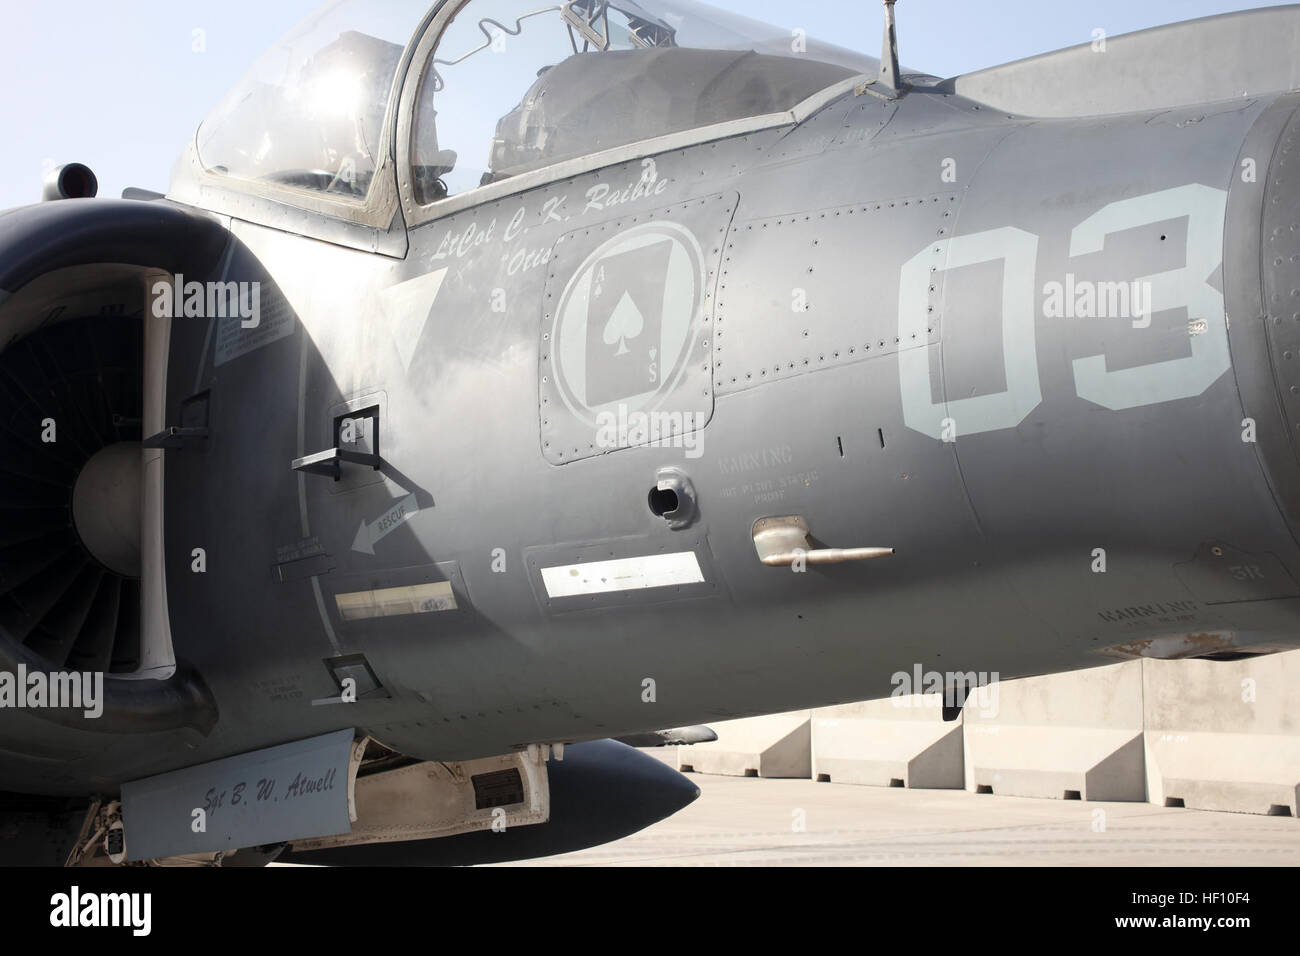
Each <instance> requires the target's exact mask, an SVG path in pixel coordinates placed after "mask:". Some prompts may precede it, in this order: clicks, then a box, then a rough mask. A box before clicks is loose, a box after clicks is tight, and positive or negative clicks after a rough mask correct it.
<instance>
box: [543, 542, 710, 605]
mask: <svg viewBox="0 0 1300 956" xmlns="http://www.w3.org/2000/svg"><path fill="white" fill-rule="evenodd" d="M703 580H704V572H702V571H701V570H700V561H699V559H698V558H697V557H696V556H695V552H694V551H680V552H677V553H675V554H648V555H645V556H643V557H636V558H621V559H619V560H616V561H591V562H588V563H585V564H569V565H561V566H558V567H553V568H542V582H543V584H545V585H546V593H547V595H548V596H550V597H551V598H552V599H555V598H565V597H580V596H582V595H585V594H610V593H613V592H616V591H643V590H646V589H648V588H664V587H672V586H674V585H683V584H699V583H701V582H702V581H703Z"/></svg>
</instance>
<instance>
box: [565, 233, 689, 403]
mask: <svg viewBox="0 0 1300 956" xmlns="http://www.w3.org/2000/svg"><path fill="white" fill-rule="evenodd" d="M672 251H673V243H672V241H671V240H664V241H663V242H656V243H653V244H651V245H647V246H642V247H640V248H638V249H632V250H629V251H627V252H621V253H618V254H616V255H612V256H609V257H607V258H605V259H602V260H600V261H599V262H597V263H596V265H595V268H594V269H593V272H592V280H591V297H590V299H589V306H588V309H589V311H588V313H587V396H586V397H587V404H588V405H589V406H592V407H595V406H599V405H606V404H609V403H610V402H616V401H619V400H620V399H626V398H631V397H633V396H636V395H641V394H643V393H645V392H649V391H653V390H654V389H656V388H657V387H658V386H659V362H658V359H659V351H660V348H661V344H662V337H663V317H664V316H663V312H664V288H665V286H666V284H667V281H668V264H669V258H670V257H671V255H672Z"/></svg>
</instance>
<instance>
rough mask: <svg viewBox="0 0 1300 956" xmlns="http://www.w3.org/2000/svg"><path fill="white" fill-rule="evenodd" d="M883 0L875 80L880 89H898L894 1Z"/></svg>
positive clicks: (896, 32)
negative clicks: (877, 72)
mask: <svg viewBox="0 0 1300 956" xmlns="http://www.w3.org/2000/svg"><path fill="white" fill-rule="evenodd" d="M895 2H896V0H885V36H884V41H883V43H882V45H881V50H880V79H879V80H877V81H876V82H877V83H878V85H879V86H880V88H881V89H882V90H892V91H893V92H895V93H897V92H899V90H900V86H899V83H898V31H897V29H896V28H895V26H894V3H895Z"/></svg>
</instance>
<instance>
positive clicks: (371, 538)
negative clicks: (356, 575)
mask: <svg viewBox="0 0 1300 956" xmlns="http://www.w3.org/2000/svg"><path fill="white" fill-rule="evenodd" d="M419 510H420V509H419V507H418V506H417V505H416V503H415V495H407V496H406V497H405V498H403V499H402V500H401V501H399V502H398V503H397V504H395V505H393V507H391V508H389V509H388V510H387V511H385V512H384V513H383V514H382V515H380V516H379V518H378V520H376V521H373V522H371V523H370V524H366V523H365V521H364V520H363V521H362V522H361V527H360V528H358V529H357V536H356V537H355V538H353V539H352V550H353V551H360V552H361V553H362V554H374V553H375V545H376V544H378V543H379V542H380V541H382V540H383V539H384V538H386V537H387V536H388V535H389V534H390V533H392V532H393V531H395V530H396V529H397V528H398V527H400V526H401V525H403V524H405V523H406V522H407V521H410V520H411V516H412V515H413V514H416V513H418V512H419Z"/></svg>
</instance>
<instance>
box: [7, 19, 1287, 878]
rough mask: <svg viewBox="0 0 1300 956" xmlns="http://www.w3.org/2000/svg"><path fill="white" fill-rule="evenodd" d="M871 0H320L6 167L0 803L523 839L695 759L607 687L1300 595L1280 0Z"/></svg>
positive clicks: (682, 787)
mask: <svg viewBox="0 0 1300 956" xmlns="http://www.w3.org/2000/svg"><path fill="white" fill-rule="evenodd" d="M918 6H919V5H918ZM885 12H886V20H885V22H886V32H885V37H886V41H885V44H884V54H883V56H882V59H881V60H880V61H877V60H875V59H871V58H867V57H863V56H860V55H858V54H855V53H852V52H848V51H846V50H843V49H839V48H837V47H834V46H830V45H826V44H822V43H818V42H816V41H814V40H812V39H810V38H807V37H806V36H804V35H803V33H802V32H800V31H789V30H784V29H777V28H773V27H767V26H764V25H762V24H758V23H755V22H752V21H748V20H745V19H743V18H739V17H735V16H732V15H730V14H724V13H721V12H719V11H716V10H712V9H710V8H708V7H706V6H704V5H702V4H697V3H694V2H690V0H636V2H632V0H609V2H604V0H569V2H563V3H559V4H552V5H549V6H539V5H538V0H442V2H438V3H435V4H434V5H433V7H432V8H431V9H427V0H426V3H422V2H420V0H412V2H395V3H382V4H377V3H372V2H364V3H362V2H343V3H337V4H333V5H331V6H329V7H327V8H326V9H324V10H323V11H321V12H320V13H319V14H317V15H315V16H313V17H312V18H310V19H309V20H308V21H307V22H305V23H304V24H303V25H302V26H301V27H300V28H298V29H297V30H295V31H294V32H292V33H291V34H290V35H289V36H288V37H286V38H285V39H284V40H282V41H281V42H280V43H279V44H277V45H276V46H275V47H274V48H273V49H272V50H271V52H270V53H268V54H267V56H266V57H265V58H264V59H263V60H262V61H261V62H260V63H259V64H258V65H257V66H256V67H255V68H254V69H253V71H252V72H251V73H250V74H249V76H248V77H247V78H246V79H245V80H244V81H243V82H241V83H240V84H239V86H238V87H237V88H236V89H235V90H234V92H232V93H231V94H230V96H229V97H228V98H227V99H226V100H225V101H224V102H223V103H222V104H221V105H220V106H219V107H218V108H217V109H216V111H215V112H214V113H213V114H212V115H211V116H210V117H208V119H206V120H205V121H204V122H203V124H202V125H201V126H200V127H199V129H198V132H197V135H196V136H195V138H194V140H193V142H192V143H191V144H190V145H189V147H188V148H187V149H186V151H185V154H184V155H183V157H182V158H181V159H180V161H179V162H178V164H177V166H176V170H175V176H174V179H173V182H172V185H171V188H170V190H169V192H168V193H167V194H166V196H162V195H156V194H151V193H147V192H144V191H142V190H128V191H127V193H126V195H125V197H124V198H123V199H96V198H88V197H93V195H94V192H95V181H94V176H93V173H91V172H90V171H89V170H88V169H87V168H85V167H84V166H79V165H70V166H65V167H61V168H60V169H58V170H56V171H55V172H54V173H53V174H52V176H51V179H50V181H49V182H48V183H47V187H46V198H47V199H48V200H52V201H46V202H42V203H40V204H37V205H33V206H28V207H24V208H20V209H14V210H11V211H8V212H6V213H4V214H3V215H0V344H2V345H3V352H2V353H0V396H3V402H2V403H0V409H2V413H0V414H2V421H0V507H2V508H3V512H4V521H3V524H2V525H0V546H2V550H0V705H2V706H0V787H2V788H3V790H4V791H5V794H4V796H3V800H2V801H0V807H2V808H3V813H2V814H0V815H2V817H3V821H2V823H3V826H0V832H3V833H4V834H5V839H4V841H3V845H2V849H3V859H4V860H5V861H8V862H15V863H46V864H63V863H73V864H81V865H92V864H106V865H111V864H119V863H120V864H130V863H137V862H141V861H154V862H159V861H161V862H164V863H168V862H193V861H195V860H199V861H207V862H228V863H230V864H236V863H254V864H256V863H261V862H265V861H267V860H269V859H271V858H279V859H281V860H293V861H299V862H325V863H341V864H354V863H372V862H396V863H472V862H481V861H488V860H511V859H521V858H525V857H529V856H536V855H544V854H549V853H555V852H560V851H562V850H565V849H572V848H576V847H581V846H589V845H594V844H598V843H600V842H602V841H605V840H608V839H612V838H614V837H616V836H618V835H621V834H623V833H627V832H630V831H632V830H635V829H637V828H639V827H641V826H644V825H646V824H647V823H649V822H651V821H653V820H656V819H660V818H662V817H663V816H665V815H667V814H668V813H671V812H673V811H675V810H676V809H678V808H679V807H681V806H682V805H684V804H685V803H687V802H689V800H691V799H692V798H693V797H694V795H695V793H696V790H695V788H694V787H693V786H692V785H691V784H689V783H688V782H686V781H685V778H682V777H680V776H678V775H677V774H676V773H675V772H674V771H671V770H669V769H667V768H665V767H663V766H662V765H661V764H660V763H659V762H657V761H653V760H651V759H650V758H649V757H646V756H644V755H642V754H640V753H639V752H637V751H635V750H633V749H631V748H628V747H626V746H624V745H623V744H620V743H617V742H616V740H617V738H620V737H625V738H628V739H633V740H637V739H641V740H644V739H646V738H645V735H646V734H647V733H648V732H651V731H654V730H656V729H658V728H664V727H683V728H686V729H684V730H683V731H680V732H673V733H671V734H668V735H667V737H668V738H670V739H674V740H675V739H683V738H684V739H696V735H698V734H702V733H704V731H702V730H700V729H698V728H692V727H691V726H690V725H694V724H700V723H705V722H708V721H712V720H718V719H725V718H731V717H739V716H744V715H749V714H755V713H770V712H776V711H782V710H789V709H794V708H806V707H812V706H819V705H828V704H834V703H838V702H844V701H850V700H861V699H866V698H871V697H880V696H886V695H888V694H889V692H890V689H891V686H892V685H891V675H892V674H896V673H898V672H905V673H908V672H911V671H912V669H913V667H914V666H917V667H919V666H924V667H926V668H931V669H934V670H935V671H939V672H942V673H944V674H947V675H953V676H951V678H950V679H949V678H945V681H946V682H948V683H951V684H952V685H953V686H956V685H957V684H959V683H961V675H963V674H973V673H990V672H997V673H999V674H1001V675H1002V676H1003V677H1011V676H1018V675H1028V674H1036V673H1043V672H1051V671H1060V670H1067V669H1073V668H1084V667H1089V666H1094V665H1098V664H1102V663H1106V662H1108V661H1113V660H1115V659H1119V658H1126V657H1129V658H1131V657H1141V656H1154V657H1179V656H1216V657H1225V656H1237V655H1245V654H1257V653H1267V652H1270V651H1276V650H1279V649H1281V648H1285V647H1293V646H1296V645H1297V643H1300V641H1297V635H1300V585H1298V584H1297V580H1300V545H1298V544H1297V532H1298V531H1300V457H1298V450H1300V111H1298V108H1300V94H1297V93H1296V92H1293V90H1295V89H1296V88H1297V87H1300V75H1297V67H1296V65H1295V63H1296V60H1295V57H1294V51H1295V49H1296V48H1297V43H1298V41H1300V6H1286V7H1274V8H1269V9H1264V10H1258V11H1251V12H1246V13H1240V14H1233V15H1228V16H1223V17H1217V18H1212V19H1208V20H1201V21H1196V22H1191V23H1183V24H1177V25H1173V26H1169V27H1164V28H1160V29H1156V30H1150V31H1146V32H1142V33H1137V34H1132V35H1128V36H1122V37H1115V38H1106V37H1104V36H1100V35H1099V36H1097V37H1095V38H1094V39H1093V41H1092V42H1090V43H1088V44H1085V45H1083V46H1081V47H1078V48H1074V49H1068V50H1064V51H1061V52H1059V53H1053V54H1049V55H1045V56H1041V57H1036V58H1033V59H1030V60H1025V61H1021V62H1016V63H1012V64H1009V65H1006V66H1001V67H997V68H993V69H988V70H984V71H981V72H978V73H974V74H970V75H966V76H961V77H957V78H955V79H947V80H941V79H938V78H936V77H933V76H929V75H924V74H920V73H910V72H907V71H900V70H899V68H898V59H897V52H896V44H895V42H894V26H893V22H894V21H893V5H892V3H887V4H886V6H885ZM637 735H640V737H639V738H638V736H637Z"/></svg>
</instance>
